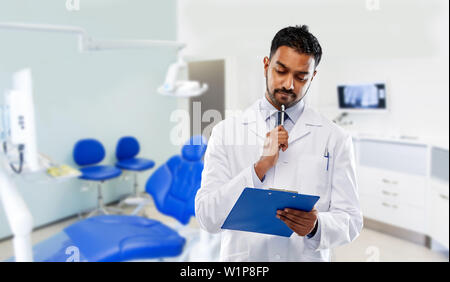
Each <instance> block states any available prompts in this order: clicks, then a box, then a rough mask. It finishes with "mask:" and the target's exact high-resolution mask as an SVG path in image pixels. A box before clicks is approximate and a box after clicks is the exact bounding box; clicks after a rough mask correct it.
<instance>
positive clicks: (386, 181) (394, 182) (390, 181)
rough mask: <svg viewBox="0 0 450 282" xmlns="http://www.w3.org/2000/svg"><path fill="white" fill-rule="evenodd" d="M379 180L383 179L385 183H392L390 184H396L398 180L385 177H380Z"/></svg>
mask: <svg viewBox="0 0 450 282" xmlns="http://www.w3.org/2000/svg"><path fill="white" fill-rule="evenodd" d="M381 181H383V182H384V183H386V184H392V185H397V184H398V181H395V180H389V179H386V178H383V179H381Z"/></svg>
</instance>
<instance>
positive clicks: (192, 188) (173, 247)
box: [33, 136, 206, 262]
mask: <svg viewBox="0 0 450 282" xmlns="http://www.w3.org/2000/svg"><path fill="white" fill-rule="evenodd" d="M205 151H206V139H205V138H204V137H202V136H194V137H192V138H191V139H190V140H189V141H188V142H187V143H186V144H185V145H184V146H183V147H182V152H181V155H176V156H173V157H171V158H170V159H169V160H168V161H167V162H166V163H164V164H163V165H161V166H160V167H159V168H158V169H157V170H156V171H155V172H154V173H153V174H152V175H151V177H150V178H149V180H148V181H147V184H146V191H147V192H148V193H149V194H151V195H152V196H153V198H154V200H155V203H156V208H157V209H158V210H159V211H160V212H161V213H163V214H166V215H169V216H172V217H173V218H175V219H176V220H177V221H178V222H180V223H181V224H184V225H185V224H187V223H188V222H189V220H190V218H191V217H192V216H193V215H194V213H195V211H194V199H195V195H196V193H197V190H198V189H199V188H200V184H201V174H202V171H203V161H202V157H203V155H204V153H205ZM185 243H186V239H185V238H183V237H181V236H180V235H179V234H178V232H176V231H175V230H173V229H172V228H170V227H168V226H166V225H164V224H163V223H161V222H159V221H157V220H153V219H147V218H143V217H139V216H133V215H110V216H104V215H103V216H96V217H91V218H87V219H84V220H82V221H79V222H77V223H75V224H73V225H71V226H69V227H67V228H65V229H64V230H63V231H62V232H61V233H58V234H56V235H55V236H53V237H51V238H50V239H48V240H45V241H43V242H41V243H39V244H38V245H36V246H35V247H34V248H33V251H34V259H35V261H90V262H93V261H130V260H144V259H155V258H167V257H175V256H178V255H180V254H181V253H182V252H183V248H184V245H185Z"/></svg>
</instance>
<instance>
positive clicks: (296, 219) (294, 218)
mask: <svg viewBox="0 0 450 282" xmlns="http://www.w3.org/2000/svg"><path fill="white" fill-rule="evenodd" d="M279 214H280V215H282V216H284V217H286V218H289V219H291V220H292V221H294V222H297V223H302V224H303V223H304V222H305V221H306V222H310V221H311V220H312V217H303V216H298V215H295V214H292V213H287V212H284V211H279Z"/></svg>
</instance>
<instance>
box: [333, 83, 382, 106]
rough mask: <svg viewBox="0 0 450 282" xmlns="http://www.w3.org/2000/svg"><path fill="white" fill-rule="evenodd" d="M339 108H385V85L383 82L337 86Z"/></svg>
mask: <svg viewBox="0 0 450 282" xmlns="http://www.w3.org/2000/svg"><path fill="white" fill-rule="evenodd" d="M338 99H339V109H341V110H345V111H347V110H354V111H364V110H375V111H383V110H386V86H385V84H384V83H373V84H353V85H339V86H338Z"/></svg>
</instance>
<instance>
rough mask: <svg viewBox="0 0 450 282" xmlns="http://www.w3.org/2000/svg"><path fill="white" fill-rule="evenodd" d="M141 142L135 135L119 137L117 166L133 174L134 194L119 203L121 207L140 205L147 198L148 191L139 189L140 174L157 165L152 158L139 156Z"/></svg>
mask: <svg viewBox="0 0 450 282" xmlns="http://www.w3.org/2000/svg"><path fill="white" fill-rule="evenodd" d="M139 150H140V146H139V142H138V141H137V139H136V138H134V137H133V136H124V137H122V138H120V139H119V141H118V142H117V146H116V158H117V162H116V167H117V168H119V169H121V170H122V171H124V172H125V173H129V172H131V173H132V175H133V179H134V182H133V194H132V195H131V196H129V197H126V198H125V199H123V200H122V201H120V203H119V207H122V206H123V205H139V204H140V203H142V202H143V201H145V200H146V198H147V197H146V195H147V196H148V194H146V193H139V191H138V186H139V184H138V174H139V173H140V172H142V171H146V170H148V169H151V168H153V167H154V166H155V162H154V161H153V160H150V159H144V158H137V157H136V156H137V155H138V154H139Z"/></svg>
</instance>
